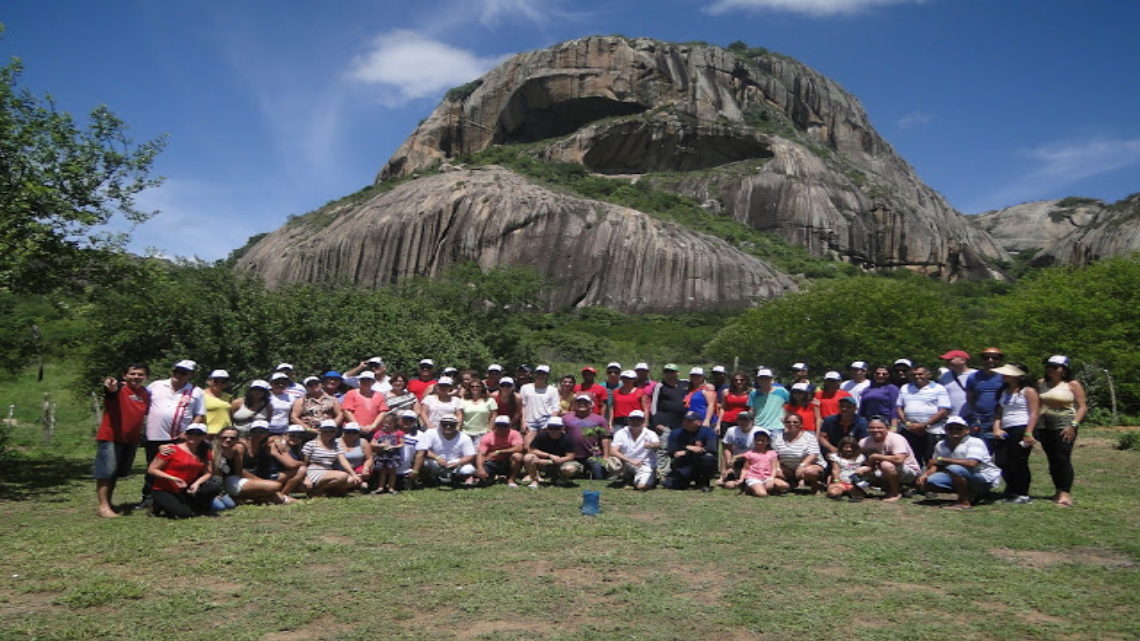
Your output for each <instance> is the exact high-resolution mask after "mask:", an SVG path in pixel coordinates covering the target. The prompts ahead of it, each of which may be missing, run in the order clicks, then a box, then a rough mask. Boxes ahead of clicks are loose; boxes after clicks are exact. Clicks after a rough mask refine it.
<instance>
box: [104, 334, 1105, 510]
mask: <svg viewBox="0 0 1140 641" xmlns="http://www.w3.org/2000/svg"><path fill="white" fill-rule="evenodd" d="M980 356H981V358H980V363H979V367H978V368H976V369H974V368H971V367H970V366H969V362H970V355H969V354H968V353H966V352H965V351H962V350H951V351H949V352H947V353H945V354H943V355H942V356H941V357H940V358H941V360H942V361H943V363H944V364H943V367H941V368H939V369H932V368H930V367H927V366H926V365H923V364H919V363H914V362H912V361H911V360H909V359H906V358H900V359H897V360H896V361H894V362H893V363H891V364H889V365H878V366H869V365H868V364H867V363H866V362H863V361H854V362H852V363H851V364H850V366H849V368H848V372H847V376H843V375H842V374H841V373H840V372H839V371H828V372H826V373H825V374H823V376H822V377H821V378H819V379H818V381H815V380H813V378H812V377H811V376H810V372H809V369H808V366H807V364H806V363H795V364H794V365H793V366H792V367H791V370H790V371H789V372H787V375H785V376H780V377H778V376H776V374H775V372H774V371H773V370H772V369H771V368H768V367H764V366H761V367H758V368H757V369H756V370H755V371H754V372H742V371H736V372H729V371H727V369H726V368H725V367H723V366H715V367H712V368H711V371H710V373H709V376H707V377H706V374H705V370H704V368H703V367H692V368H691V369H689V370H688V376H687V378H682V376H681V369H680V368H679V367H678V366H677V365H676V364H673V363H668V364H665V365H664V366H662V367H661V369H660V380H653V379H652V378H651V376H650V367H649V365H648V364H646V363H638V364H637V365H635V366H634V367H633V368H632V369H623V368H622V366H621V365H620V364H619V363H616V362H614V363H609V364H608V365H607V366H606V367H605V369H604V374H603V375H602V377H601V378H600V379H599V375H598V371H597V369H595V368H594V367H592V366H586V367H583V368H581V370H580V371H578V372H576V373H575V374H567V375H564V376H562V377H561V378H558V379H553V378H552V376H551V371H550V367H549V366H546V365H539V366H537V367H534V368H533V369H532V368H531V367H528V366H527V365H519V366H518V367H517V368H515V369H514V370H513V371H511V372H508V371H506V370H504V368H503V367H502V366H501V365H497V364H493V365H490V366H488V367H487V368H486V369H485V370H482V371H479V370H474V369H464V370H462V371H460V370H459V369H457V368H454V367H444V368H437V366H436V363H435V362H434V361H433V360H431V359H427V358H425V359H423V360H421V361H420V362H419V363H418V367H417V368H416V372H415V374H408V375H405V374H402V373H396V372H391V373H390V372H388V369H387V367H386V365H385V363H384V361H383V359H382V358H379V357H375V358H370V359H368V360H365V361H361V362H360V363H358V364H357V365H355V366H353V367H352V368H350V369H348V370H347V371H345V372H344V373H341V372H338V371H332V370H330V371H325V372H324V373H322V374H320V375H311V376H304V377H300V378H299V377H298V376H297V374H296V372H295V371H294V368H293V366H292V365H290V364H289V363H281V364H279V365H278V366H277V367H276V368H275V369H274V371H273V372H271V373H269V375H268V376H267V377H266V378H265V379H258V380H253V381H250V382H248V383H246V384H245V385H244V390H243V393H242V394H241V395H238V396H236V397H235V396H233V395H232V393H231V391H230V390H231V385H232V383H233V381H231V380H230V376H229V374H228V373H227V372H226V371H225V370H224V369H215V370H213V371H210V372H209V374H208V375H206V378H205V383H206V385H205V386H204V387H198V386H196V385H195V384H194V382H193V379H194V377H195V375H196V373H198V365H197V363H195V362H194V361H191V360H180V361H178V362H176V363H174V365H173V367H172V368H171V370H170V376H169V377H168V378H162V379H159V380H155V381H153V382H150V383H149V384H147V379H148V378H149V376H150V372H149V369H148V368H147V366H146V365H143V364H137V363H136V364H131V365H128V366H127V367H126V368H124V371H123V373H122V375H121V376H118V377H111V378H107V379H105V380H104V381H103V388H104V394H105V407H104V414H103V419H102V423H101V426H100V428H99V431H98V434H97V436H96V440H97V452H96V456H95V464H94V477H95V479H96V492H97V498H98V514H99V515H100V516H104V517H113V516H118V515H119V514H120V513H121V510H120V508H118V507H116V506H115V505H114V504H113V501H112V499H113V492H114V488H115V484H116V479H118V478H121V477H123V476H125V475H127V474H129V473H130V470H131V468H132V466H133V463H134V459H135V453H136V450H137V448H138V447H139V445H140V444H141V445H142V446H143V449H144V452H145V456H146V460H147V472H146V474H147V475H146V480H145V482H144V485H143V496H142V501H141V503H140V505H141V506H145V507H146V508H147V509H148V510H149V511H150V512H151V513H154V514H159V515H163V516H168V517H174V518H185V517H190V516H197V515H204V514H217V513H218V512H221V511H224V510H227V509H232V508H234V507H235V506H237V505H239V504H242V503H249V502H256V503H281V504H284V503H291V502H293V501H295V500H298V497H302V496H303V497H319V496H343V495H345V494H349V493H354V492H367V493H371V494H397V493H399V492H402V491H406V490H413V489H418V488H420V487H425V486H441V485H442V486H456V487H476V486H486V485H491V484H495V483H504V484H506V485H507V486H508V487H512V488H515V487H521V486H526V487H529V488H539V487H541V486H543V485H560V484H569V483H571V482H573V480H574V479H578V478H584V479H594V480H605V481H609V482H610V483H611V484H612V485H613V486H615V487H618V486H627V487H629V488H632V489H636V490H642V491H645V490H650V489H653V488H655V487H658V486H660V487H664V488H667V489H673V490H683V489H697V490H701V491H706V492H707V491H712V490H713V488H714V487H722V488H726V489H729V490H735V491H739V492H741V493H742V494H744V495H747V496H753V497H765V496H768V495H770V494H774V493H782V492H792V491H794V492H800V493H804V494H808V493H810V494H815V493H821V494H824V495H826V496H828V497H830V498H833V499H846V500H850V501H861V500H863V499H865V498H867V497H869V496H877V497H879V498H881V500H883V501H886V502H895V501H898V500H899V499H900V498H902V497H904V496H908V495H913V494H918V495H920V496H922V497H923V498H930V499H933V498H936V496H935V495H937V494H938V493H946V494H950V495H952V496H953V500H952V501H951V502H950V503H949V504H948V505H945V506H944V507H947V508H950V509H968V508H970V507H971V506H972V505H974V504H976V502H977V501H979V500H983V499H986V498H1001V499H1004V500H1005V501H1006V502H1008V503H1011V504H1021V503H1027V502H1029V501H1031V500H1032V499H1031V498H1030V494H1029V488H1030V481H1031V479H1030V473H1029V456H1030V454H1031V452H1032V451H1033V449H1034V447H1035V446H1037V445H1040V447H1041V449H1042V450H1044V452H1045V455H1046V457H1047V458H1048V463H1049V473H1050V476H1051V477H1052V481H1053V485H1054V489H1055V493H1054V495H1053V501H1054V502H1055V503H1056V504H1057V505H1061V506H1071V505H1072V494H1071V492H1072V483H1073V468H1072V463H1071V453H1072V449H1073V443H1074V441H1075V440H1076V437H1077V433H1078V429H1079V427H1080V423H1081V420H1082V419H1083V418H1084V415H1085V413H1086V410H1087V403H1086V400H1085V393H1084V390H1083V388H1082V386H1081V385H1080V383H1078V382H1076V381H1074V380H1073V378H1072V368H1071V364H1070V362H1069V359H1068V358H1067V357H1065V356H1063V355H1054V356H1050V357H1048V358H1047V359H1045V361H1044V363H1043V365H1044V377H1043V378H1042V380H1041V381H1040V383H1038V382H1036V381H1035V380H1034V379H1033V378H1032V376H1031V375H1030V372H1029V368H1028V367H1027V366H1026V365H1024V364H1022V363H1006V362H1005V356H1004V354H1003V353H1002V351H1001V350H1000V349H998V348H994V347H987V348H985V349H984V350H982V352H981V355H980ZM508 374H513V375H508ZM780 379H782V381H781V380H780ZM817 382H818V385H817V384H816V383H817ZM1003 483H1004V488H1003ZM999 488H1003V489H1002V491H1001V492H999Z"/></svg>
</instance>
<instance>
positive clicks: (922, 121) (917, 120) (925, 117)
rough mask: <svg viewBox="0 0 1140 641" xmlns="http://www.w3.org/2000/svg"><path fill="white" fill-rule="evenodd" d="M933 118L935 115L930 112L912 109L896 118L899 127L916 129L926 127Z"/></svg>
mask: <svg viewBox="0 0 1140 641" xmlns="http://www.w3.org/2000/svg"><path fill="white" fill-rule="evenodd" d="M932 120H934V116H932V115H930V114H928V113H925V112H922V111H912V112H910V113H908V114H906V115H905V116H903V117H902V118H899V119H898V120H896V121H895V125H897V126H898V128H899V129H914V128H916V127H925V126H926V125H929V124H930V122H931V121H932Z"/></svg>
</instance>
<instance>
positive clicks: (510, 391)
mask: <svg viewBox="0 0 1140 641" xmlns="http://www.w3.org/2000/svg"><path fill="white" fill-rule="evenodd" d="M488 391H490V392H491V398H493V399H495V407H497V408H498V409H496V410H495V416H509V417H510V419H511V428H513V429H516V430H521V429H522V398H521V397H520V396H519V393H518V391H517V390H516V389H515V379H513V378H511V377H510V376H503V377H502V378H500V379H499V388H498V389H496V390H493V391H492V390H490V388H488Z"/></svg>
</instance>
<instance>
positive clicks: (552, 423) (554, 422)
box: [546, 416, 562, 428]
mask: <svg viewBox="0 0 1140 641" xmlns="http://www.w3.org/2000/svg"><path fill="white" fill-rule="evenodd" d="M546 426H547V427H557V428H561V427H562V417H561V416H551V417H550V418H548V419H546Z"/></svg>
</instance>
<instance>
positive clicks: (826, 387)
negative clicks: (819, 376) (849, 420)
mask: <svg viewBox="0 0 1140 641" xmlns="http://www.w3.org/2000/svg"><path fill="white" fill-rule="evenodd" d="M842 380H843V377H842V376H840V375H839V372H837V371H835V370H832V371H830V372H828V373H826V374H824V375H823V386H822V387H820V388H818V389H816V390H815V400H816V402H817V403H818V404H819V419H820V422H819V423H817V425H822V424H823V419H825V418H827V417H828V416H835V415H836V414H838V413H839V399H841V398H848V397H850V396H851V394H849V393H848V392H845V391H843V390H842V389H840V388H839V383H840V382H841V381H842Z"/></svg>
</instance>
